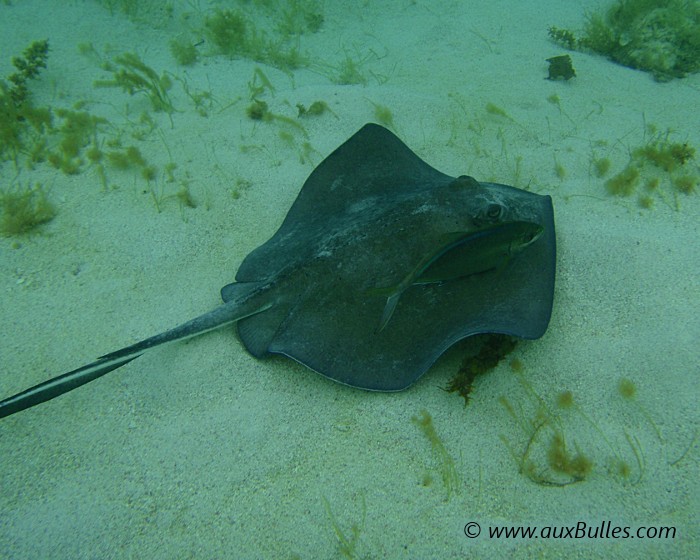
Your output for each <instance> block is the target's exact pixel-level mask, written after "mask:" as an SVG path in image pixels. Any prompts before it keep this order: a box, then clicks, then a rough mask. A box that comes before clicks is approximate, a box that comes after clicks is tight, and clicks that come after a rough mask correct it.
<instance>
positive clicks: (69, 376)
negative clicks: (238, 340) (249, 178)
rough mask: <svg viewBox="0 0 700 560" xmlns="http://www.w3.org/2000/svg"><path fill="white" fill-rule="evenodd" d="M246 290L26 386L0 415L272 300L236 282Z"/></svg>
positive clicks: (2, 403)
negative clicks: (162, 329) (176, 323)
mask: <svg viewBox="0 0 700 560" xmlns="http://www.w3.org/2000/svg"><path fill="white" fill-rule="evenodd" d="M238 285H239V286H245V287H246V288H249V289H243V290H240V291H239V294H238V295H239V297H237V298H236V299H232V300H230V301H227V302H226V303H224V304H223V305H221V306H219V307H217V308H216V309H214V310H213V311H210V312H209V313H205V314H204V315H200V316H199V317H196V318H194V319H192V320H190V321H187V322H186V323H183V324H181V325H179V326H177V327H175V328H173V329H170V330H168V331H165V332H162V333H160V334H157V335H155V336H152V337H150V338H147V339H145V340H142V341H141V342H137V343H136V344H132V345H131V346H127V347H126V348H122V349H120V350H117V351H115V352H111V353H109V354H106V355H104V356H101V357H100V358H98V359H97V360H96V361H94V362H92V363H91V364H87V365H85V366H82V367H79V368H78V369H74V370H73V371H69V372H68V373H64V374H63V375H59V376H58V377H54V378H53V379H49V380H48V381H44V382H43V383H39V384H38V385H35V386H33V387H30V388H29V389H27V390H25V391H22V392H21V393H17V394H16V395H13V396H11V397H8V398H6V399H4V400H2V401H0V418H4V417H5V416H9V415H11V414H15V413H16V412H20V411H22V410H25V409H27V408H30V407H32V406H35V405H37V404H41V403H43V402H46V401H48V400H51V399H53V398H56V397H58V396H60V395H63V394H64V393H67V392H69V391H72V390H73V389H76V388H78V387H80V386H81V385H85V384H86V383H89V382H90V381H94V380H95V379H98V378H100V377H102V376H103V375H105V374H107V373H109V372H110V371H114V370H115V369H117V368H120V367H121V366H123V365H126V364H128V363H129V362H131V361H132V360H135V359H136V358H138V357H139V356H140V355H141V354H143V353H144V352H146V351H147V350H149V349H151V348H154V347H156V346H160V345H161V344H166V343H168V342H174V341H176V340H183V339H186V338H191V337H193V336H198V335H200V334H204V333H205V332H209V331H212V330H214V329H218V328H219V327H223V326H224V325H228V324H230V323H234V322H236V321H239V320H240V319H243V318H245V317H249V316H251V315H255V314H256V313H260V312H261V311H265V310H266V309H269V308H270V307H271V306H272V303H269V302H268V303H265V304H264V305H260V304H259V301H260V300H259V299H258V298H256V297H255V296H256V295H257V294H258V292H260V290H261V288H263V286H261V285H260V284H259V283H252V282H251V283H250V284H248V285H246V284H238Z"/></svg>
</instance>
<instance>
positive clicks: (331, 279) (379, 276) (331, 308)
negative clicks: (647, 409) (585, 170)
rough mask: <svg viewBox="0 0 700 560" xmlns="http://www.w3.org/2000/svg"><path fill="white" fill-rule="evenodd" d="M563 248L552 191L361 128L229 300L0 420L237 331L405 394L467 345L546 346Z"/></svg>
mask: <svg viewBox="0 0 700 560" xmlns="http://www.w3.org/2000/svg"><path fill="white" fill-rule="evenodd" d="M555 253H556V249H555V233H554V213H553V209H552V201H551V198H550V197H549V196H542V195H538V194H534V193H532V192H528V191H525V190H521V189H517V188H515V187H511V186H507V185H501V184H497V183H488V182H479V181H477V180H476V179H474V178H472V177H469V176H466V175H464V176H460V177H450V176H448V175H446V174H444V173H441V172H440V171H437V170H436V169H434V168H432V167H431V166H429V165H428V164H427V163H425V162H424V161H423V160H421V159H420V158H419V157H418V156H417V155H416V154H415V153H413V152H412V151H411V150H410V149H409V148H408V147H407V146H406V145H405V144H404V143H403V142H402V141H401V140H399V138H397V137H396V136H395V135H394V134H393V133H392V132H390V131H389V130H387V129H386V128H383V127H381V126H379V125H376V124H367V125H365V126H363V127H362V128H361V129H360V130H359V131H358V132H357V133H355V134H354V135H353V136H352V137H351V138H350V139H348V140H347V141H346V142H345V143H344V144H342V145H341V146H340V147H339V148H337V149H336V150H335V151H334V152H333V153H331V154H330V155H329V156H328V157H327V158H326V159H325V160H324V161H322V162H321V163H320V164H319V165H318V166H317V167H316V168H315V169H314V170H313V172H312V173H311V175H310V176H309V177H308V179H307V180H306V182H305V183H304V186H303V188H302V189H301V191H300V192H299V195H298V196H297V199H296V200H295V202H294V204H293V205H292V207H291V208H290V210H289V212H288V213H287V216H286V218H285V219H284V221H283V223H282V225H281V226H280V228H279V229H278V230H277V232H276V233H275V234H274V235H273V236H272V237H271V238H270V239H269V240H268V241H267V242H266V243H264V244H263V245H261V246H260V247H258V248H257V249H255V250H253V251H252V252H251V253H250V254H249V255H248V256H247V257H246V258H245V259H244V260H243V262H242V264H241V265H240V267H239V269H238V272H237V274H236V276H235V282H233V283H232V284H228V285H227V286H224V287H223V288H222V290H221V297H222V299H223V302H224V303H223V304H222V305H220V306H219V307H217V308H215V309H214V310H213V311H210V312H209V313H206V314H204V315H201V316H199V317H197V318H195V319H193V320H191V321H188V322H186V323H184V324H182V325H180V326H178V327H175V328H173V329H171V330H168V331H165V332H163V333H161V334H158V335H156V336H153V337H151V338H147V339H145V340H143V341H141V342H138V343H136V344H133V345H131V346H127V347H126V348H123V349H121V350H117V351H115V352H111V353H110V354H107V355H105V356H102V357H101V358H99V359H97V361H95V362H93V363H91V364H88V365H86V366H83V367H80V368H78V369H75V370H73V371H70V372H68V373H65V374H63V375H61V376H58V377H55V378H53V379H50V380H48V381H46V382H44V383H41V384H39V385H36V386H34V387H32V388H30V389H27V390H26V391H23V392H21V393H18V394H17V395H14V396H12V397H9V398H7V399H5V400H2V401H0V417H4V416H8V415H10V414H13V413H15V412H18V411H21V410H24V409H26V408H29V407H31V406H34V405H36V404H39V403H42V402H45V401H47V400H49V399H52V398H54V397H57V396H59V395H62V394H64V393H66V392H68V391H70V390H72V389H75V388H76V387H79V386H81V385H84V384H85V383H88V382H90V381H92V380H94V379H97V378H98V377H101V376H103V375H105V374H106V373H108V372H110V371H113V370H115V369H117V368H119V367H121V366H123V365H125V364H127V363H129V362H131V361H132V360H134V359H136V358H137V357H138V356H140V355H141V354H143V353H144V352H145V351H147V350H149V349H151V348H153V347H155V346H158V345H161V344H164V343H167V342H172V341H176V340H181V339H184V338H189V337H192V336H195V335H199V334H202V333H204V332H207V331H210V330H213V329H217V328H219V327H222V326H223V325H227V324H230V323H234V322H236V323H237V327H238V334H239V337H240V339H241V341H242V342H243V344H244V346H245V347H246V349H247V350H248V351H249V352H250V353H251V354H252V355H253V356H255V357H256V358H262V357H264V356H266V355H269V354H283V355H285V356H288V357H290V358H293V359H294V360H296V361H298V362H300V363H302V364H304V365H305V366H307V367H309V368H311V369H312V370H314V371H316V372H318V373H321V374H322V375H324V376H326V377H328V378H330V379H333V380H335V381H338V382H340V383H344V384H346V385H350V386H353V387H358V388H361V389H368V390H374V391H399V390H402V389H405V388H407V387H409V386H410V385H412V384H413V383H414V382H415V381H416V380H417V379H418V378H419V377H421V375H423V374H424V373H425V371H426V370H427V369H428V368H429V367H430V366H431V365H432V364H433V362H435V360H436V359H437V358H438V357H439V356H440V355H441V354H442V353H443V352H445V350H447V349H448V348H449V347H450V346H452V345H453V344H454V343H455V342H457V341H459V340H460V339H463V338H465V337H468V336H472V335H476V334H480V333H503V334H507V335H513V336H516V337H520V338H526V339H536V338H539V337H541V336H542V335H543V334H544V332H545V331H546V329H547V325H548V323H549V318H550V315H551V310H552V301H553V291H554V276H555V274H554V272H555Z"/></svg>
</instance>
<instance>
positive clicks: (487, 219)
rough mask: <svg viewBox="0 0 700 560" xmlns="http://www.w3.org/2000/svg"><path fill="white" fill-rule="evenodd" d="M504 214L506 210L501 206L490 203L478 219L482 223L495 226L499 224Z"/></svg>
mask: <svg viewBox="0 0 700 560" xmlns="http://www.w3.org/2000/svg"><path fill="white" fill-rule="evenodd" d="M505 213H506V209H505V207H504V206H503V205H501V204H496V203H491V204H489V205H488V206H487V207H486V208H485V209H484V211H483V212H482V214H481V216H480V218H481V221H483V222H484V223H491V224H495V223H496V222H499V221H500V220H501V219H502V218H503V216H504V215H505Z"/></svg>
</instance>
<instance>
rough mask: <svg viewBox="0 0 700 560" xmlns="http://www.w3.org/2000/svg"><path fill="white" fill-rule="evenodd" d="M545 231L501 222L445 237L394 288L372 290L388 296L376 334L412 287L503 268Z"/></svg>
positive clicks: (532, 225) (529, 225) (523, 224)
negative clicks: (434, 249)
mask: <svg viewBox="0 0 700 560" xmlns="http://www.w3.org/2000/svg"><path fill="white" fill-rule="evenodd" d="M543 231H544V228H543V227H542V226H540V225H539V224H535V223H531V222H503V223H499V224H495V225H492V226H489V227H486V228H483V229H480V230H477V231H470V232H455V233H448V234H446V235H445V243H444V244H443V245H442V246H440V248H439V249H438V250H437V251H436V252H435V253H432V254H430V255H428V256H426V257H425V258H424V259H422V260H421V261H420V262H419V263H418V265H417V266H416V267H415V268H414V269H413V270H412V271H411V272H410V273H409V274H408V275H407V276H406V277H405V278H404V279H403V280H402V281H401V282H400V283H399V284H398V285H396V286H393V287H390V288H380V289H378V290H373V291H372V293H373V294H375V295H379V294H386V295H388V297H387V300H386V305H385V306H384V312H383V313H382V318H381V321H380V323H379V331H381V330H383V329H384V327H386V325H387V324H388V323H389V320H390V319H391V316H392V315H393V314H394V310H395V309H396V305H397V304H398V302H399V298H400V297H401V294H403V293H404V292H405V291H406V290H407V289H408V288H410V287H411V286H416V285H419V284H441V283H443V282H447V281H449V280H456V279H458V278H466V277H467V276H471V275H473V274H479V273H482V272H487V271H489V270H494V269H502V268H505V267H506V266H507V265H508V263H509V262H510V259H511V258H512V257H513V256H515V255H517V254H518V253H519V252H521V251H522V250H523V249H525V248H526V247H528V246H529V245H531V244H532V243H534V242H535V241H537V239H538V238H539V237H540V235H542V232H543Z"/></svg>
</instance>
